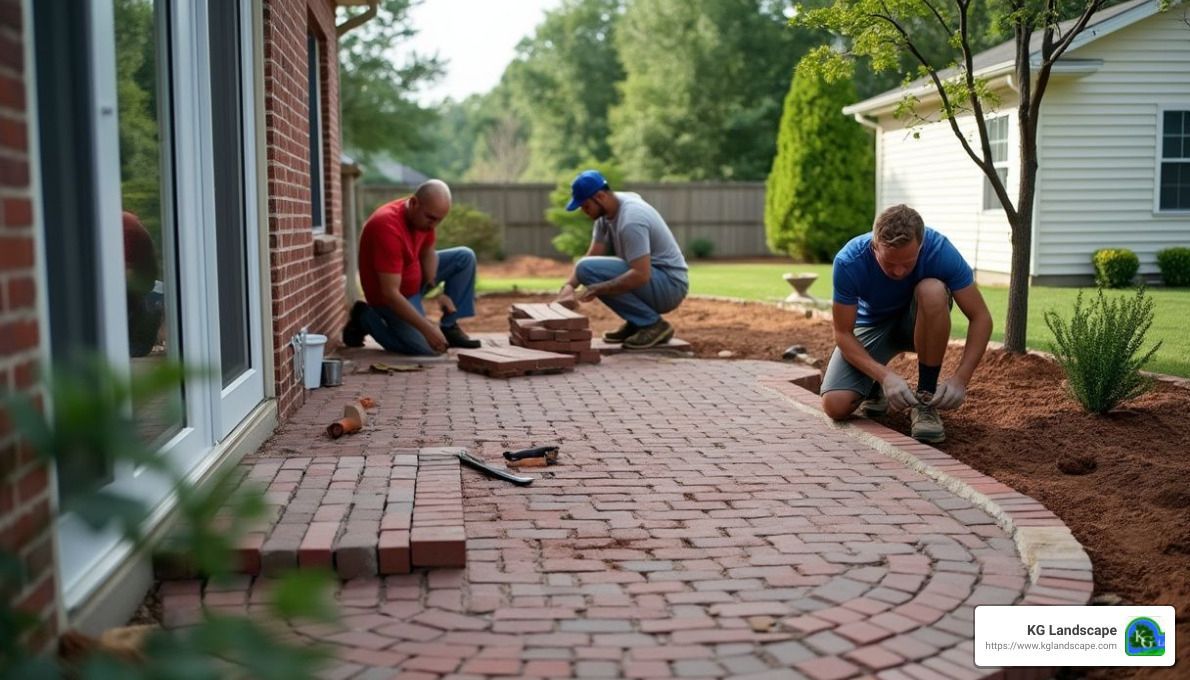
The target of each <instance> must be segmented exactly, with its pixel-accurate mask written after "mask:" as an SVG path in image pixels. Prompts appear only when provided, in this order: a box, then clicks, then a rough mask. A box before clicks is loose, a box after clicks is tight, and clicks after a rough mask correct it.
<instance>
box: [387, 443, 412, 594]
mask: <svg viewBox="0 0 1190 680" xmlns="http://www.w3.org/2000/svg"><path fill="white" fill-rule="evenodd" d="M418 468H419V466H418V462H417V456H416V455H414V454H398V455H395V456H393V467H392V470H391V472H390V473H389V482H388V505H386V506H385V507H384V515H382V516H381V517H380V543H379V545H378V546H377V553H378V554H379V559H380V564H379V565H378V566H379V571H380V573H381V574H408V573H409V571H410V565H411V561H410V559H409V557H410V555H409V532H410V530H411V529H412V528H413V500H414V497H415V495H416V490H417V479H418Z"/></svg>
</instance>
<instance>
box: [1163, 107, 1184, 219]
mask: <svg viewBox="0 0 1190 680" xmlns="http://www.w3.org/2000/svg"><path fill="white" fill-rule="evenodd" d="M1157 209H1158V210H1190V111H1163V112H1162V115H1161V179H1160V184H1159V186H1158V198H1157Z"/></svg>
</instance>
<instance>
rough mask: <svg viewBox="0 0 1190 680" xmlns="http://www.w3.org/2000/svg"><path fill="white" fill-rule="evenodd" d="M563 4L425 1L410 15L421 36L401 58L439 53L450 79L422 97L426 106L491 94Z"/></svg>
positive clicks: (557, 0)
mask: <svg viewBox="0 0 1190 680" xmlns="http://www.w3.org/2000/svg"><path fill="white" fill-rule="evenodd" d="M560 3H561V0H423V2H422V3H421V4H420V5H418V6H416V7H414V8H413V10H412V11H411V12H410V18H411V20H412V23H413V27H414V28H416V29H417V35H415V36H414V37H413V39H412V40H411V41H410V42H409V43H407V44H406V45H405V46H403V47H402V48H399V49H398V50H397V53H398V55H405V54H408V53H409V52H410V51H413V52H417V53H419V54H427V55H428V54H433V53H434V52H437V53H438V55H439V56H440V57H442V58H443V59H444V60H445V61H447V64H446V74H445V75H444V76H443V77H442V78H441V79H439V81H438V83H437V84H436V85H434V86H432V87H429V88H426V89H423V90H422V91H420V92H419V93H418V94H417V97H416V98H417V100H418V101H419V102H421V103H422V104H424V105H427V106H428V105H432V104H436V103H438V102H440V101H442V100H443V99H445V98H446V97H451V98H452V99H456V100H457V99H463V98H465V97H466V96H467V95H469V94H475V93H479V92H487V91H488V90H490V89H492V88H493V87H495V85H496V83H497V82H499V81H500V75H501V74H502V73H504V67H505V66H507V65H508V63H509V62H510V61H512V57H513V54H514V53H515V49H516V45H517V43H518V42H520V41H521V38H523V37H525V36H527V35H530V34H531V33H532V32H533V29H534V28H536V27H537V24H538V23H540V22H541V20H542V19H543V18H544V16H545V12H546V10H549V9H553V8H555V7H557V6H558V5H559V4H560Z"/></svg>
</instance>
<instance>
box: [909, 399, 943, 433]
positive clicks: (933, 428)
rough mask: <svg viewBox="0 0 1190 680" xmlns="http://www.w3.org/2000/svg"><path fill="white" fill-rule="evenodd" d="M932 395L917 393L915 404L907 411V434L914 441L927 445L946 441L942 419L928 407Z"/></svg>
mask: <svg viewBox="0 0 1190 680" xmlns="http://www.w3.org/2000/svg"><path fill="white" fill-rule="evenodd" d="M933 398H934V395H932V394H930V393H929V392H918V393H917V402H918V403H917V404H916V405H914V406H913V407H911V408H910V409H909V427H910V429H909V432H910V434H911V435H912V437H913V438H914V439H916V440H917V441H919V442H925V443H927V444H937V443H939V442H941V441H943V440H944V439H946V428H944V427H942V418H941V417H940V416H939V415H938V409H936V408H934V407H933V406H930V400H931V399H933Z"/></svg>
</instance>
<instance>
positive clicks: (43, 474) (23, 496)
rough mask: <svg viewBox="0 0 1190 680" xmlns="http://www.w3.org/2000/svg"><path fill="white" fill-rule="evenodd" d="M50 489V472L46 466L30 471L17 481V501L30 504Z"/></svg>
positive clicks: (39, 466)
mask: <svg viewBox="0 0 1190 680" xmlns="http://www.w3.org/2000/svg"><path fill="white" fill-rule="evenodd" d="M47 488H49V471H48V470H47V469H46V467H45V466H44V465H38V466H37V467H34V468H33V469H32V470H29V471H28V472H26V473H25V474H24V476H22V477H21V478H20V479H19V480H17V501H18V502H20V503H28V502H29V501H31V500H33V499H34V498H36V497H37V496H39V495H41V494H43V493H45V491H46V489H47Z"/></svg>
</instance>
